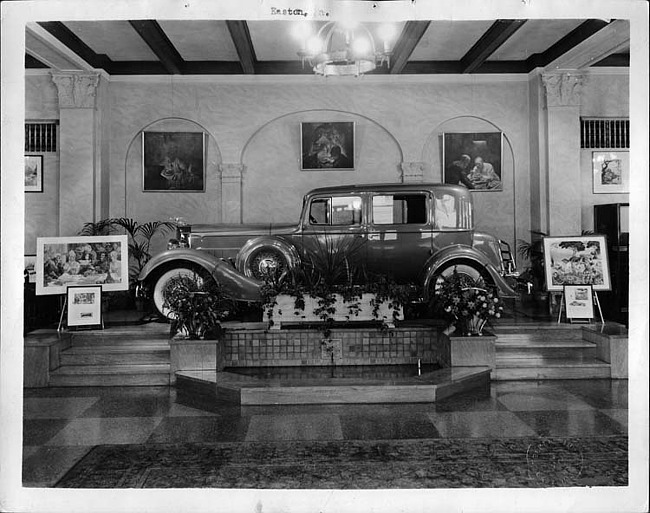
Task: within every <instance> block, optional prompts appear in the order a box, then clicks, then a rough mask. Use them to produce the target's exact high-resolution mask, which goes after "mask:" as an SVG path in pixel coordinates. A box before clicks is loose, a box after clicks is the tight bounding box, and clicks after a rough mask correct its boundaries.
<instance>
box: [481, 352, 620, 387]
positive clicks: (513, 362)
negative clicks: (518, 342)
mask: <svg viewBox="0 0 650 513" xmlns="http://www.w3.org/2000/svg"><path fill="white" fill-rule="evenodd" d="M610 377H611V367H610V364H608V363H605V362H603V361H601V360H598V359H596V358H589V357H585V358H583V359H562V358H558V359H552V358H520V359H505V360H504V359H502V358H500V357H497V361H496V368H495V369H494V370H493V372H492V379H494V380H496V381H506V380H519V379H521V380H526V379H534V380H538V379H605V378H610Z"/></svg>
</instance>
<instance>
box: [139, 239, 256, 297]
mask: <svg viewBox="0 0 650 513" xmlns="http://www.w3.org/2000/svg"><path fill="white" fill-rule="evenodd" d="M183 265H185V266H186V267H187V266H188V265H189V266H199V267H202V268H203V269H205V270H206V271H207V272H209V273H210V275H211V276H212V277H213V278H214V279H215V281H216V282H217V283H219V285H221V286H222V287H223V290H224V291H225V293H226V294H227V295H228V296H230V297H231V298H232V299H237V300H241V301H260V300H261V293H260V290H261V287H262V285H263V284H262V282H260V281H258V280H256V279H254V278H249V277H248V276H244V275H243V274H241V273H240V272H238V271H237V270H236V269H234V268H233V267H232V265H230V264H229V263H228V262H226V261H224V260H223V259H221V258H218V257H215V256H214V255H211V254H210V253H207V252H205V251H198V250H196V249H191V248H177V249H170V250H167V251H164V252H162V253H159V254H157V255H155V256H154V257H153V258H151V260H149V261H148V262H147V263H146V264H145V266H144V267H143V268H142V271H141V272H140V275H139V277H138V280H139V281H141V282H143V281H146V280H147V278H149V277H150V276H152V275H156V274H157V273H158V272H159V271H162V270H163V269H164V270H167V269H170V268H173V267H176V266H177V267H182V266H183Z"/></svg>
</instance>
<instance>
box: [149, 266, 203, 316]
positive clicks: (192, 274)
mask: <svg viewBox="0 0 650 513" xmlns="http://www.w3.org/2000/svg"><path fill="white" fill-rule="evenodd" d="M178 276H187V277H189V278H192V279H194V280H196V282H197V284H198V285H199V286H200V285H203V283H204V281H205V280H210V279H212V278H211V277H209V276H208V274H207V272H206V271H203V270H198V269H195V268H192V267H174V268H172V269H169V270H167V271H165V272H163V273H162V274H161V275H160V276H158V278H157V279H156V281H155V283H154V285H153V289H152V290H153V294H152V299H153V304H154V306H155V307H156V310H157V312H158V314H159V315H160V316H161V317H164V318H167V319H170V320H173V319H174V314H173V313H172V312H171V311H170V310H169V308H167V307H166V306H165V293H166V292H167V290H168V288H169V287H171V286H173V281H172V280H173V278H177V277H178Z"/></svg>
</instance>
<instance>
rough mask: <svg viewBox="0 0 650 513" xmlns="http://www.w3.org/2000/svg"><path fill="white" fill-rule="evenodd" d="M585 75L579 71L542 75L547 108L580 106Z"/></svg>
mask: <svg viewBox="0 0 650 513" xmlns="http://www.w3.org/2000/svg"><path fill="white" fill-rule="evenodd" d="M583 81H584V74H583V73H581V72H578V71H562V72H557V73H542V83H543V84H544V88H545V89H546V107H572V106H579V105H580V100H581V93H582V83H583Z"/></svg>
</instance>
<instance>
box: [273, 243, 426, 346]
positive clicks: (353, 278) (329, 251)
mask: <svg viewBox="0 0 650 513" xmlns="http://www.w3.org/2000/svg"><path fill="white" fill-rule="evenodd" d="M361 248H362V243H361V242H360V241H359V240H358V239H354V238H352V237H349V238H337V239H334V238H330V237H324V238H323V239H318V241H317V242H316V244H315V246H313V247H312V248H310V249H309V250H308V251H306V252H305V255H304V257H303V265H302V266H301V268H296V269H290V270H288V271H285V272H284V273H283V274H281V275H280V276H277V275H269V276H268V277H267V279H266V280H265V284H264V286H263V287H262V298H263V304H264V310H265V314H266V318H267V319H268V321H269V324H270V325H273V311H274V308H275V306H276V305H277V299H276V298H277V296H278V295H279V294H284V295H290V296H293V298H294V313H295V314H296V315H299V313H300V312H303V311H304V310H305V296H311V297H312V298H315V300H316V303H317V306H315V307H314V310H313V312H312V313H313V314H314V315H315V316H316V317H318V318H319V320H320V324H319V329H320V330H321V332H322V333H323V336H324V337H325V339H328V338H329V337H330V334H331V330H332V328H333V327H334V325H335V316H336V315H337V314H339V315H340V314H342V315H344V316H345V317H346V319H347V320H348V321H349V320H354V318H355V317H358V316H359V313H360V311H361V299H362V295H363V294H364V293H370V294H373V295H374V298H373V299H372V300H371V307H372V314H373V319H374V320H375V321H378V322H380V323H381V327H382V328H383V329H385V328H386V327H387V325H388V323H389V322H395V321H396V320H397V319H398V317H399V313H400V311H401V309H402V307H403V306H404V305H406V304H407V303H408V302H409V301H410V300H411V299H412V297H413V295H414V290H415V287H413V286H411V285H402V284H397V283H396V282H394V281H393V280H391V279H389V278H387V277H385V276H376V277H369V276H368V275H367V274H366V273H365V272H364V270H363V269H362V268H360V267H359V266H358V265H357V262H358V261H359V259H358V258H356V254H357V252H358V251H359V250H360V249H361ZM337 296H340V297H341V298H342V303H343V308H345V312H344V313H342V312H340V311H337V305H340V303H339V302H338V300H337ZM385 302H388V307H389V309H390V310H391V311H392V318H391V319H384V318H380V307H381V305H382V304H383V303H385ZM303 317H304V316H303Z"/></svg>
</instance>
